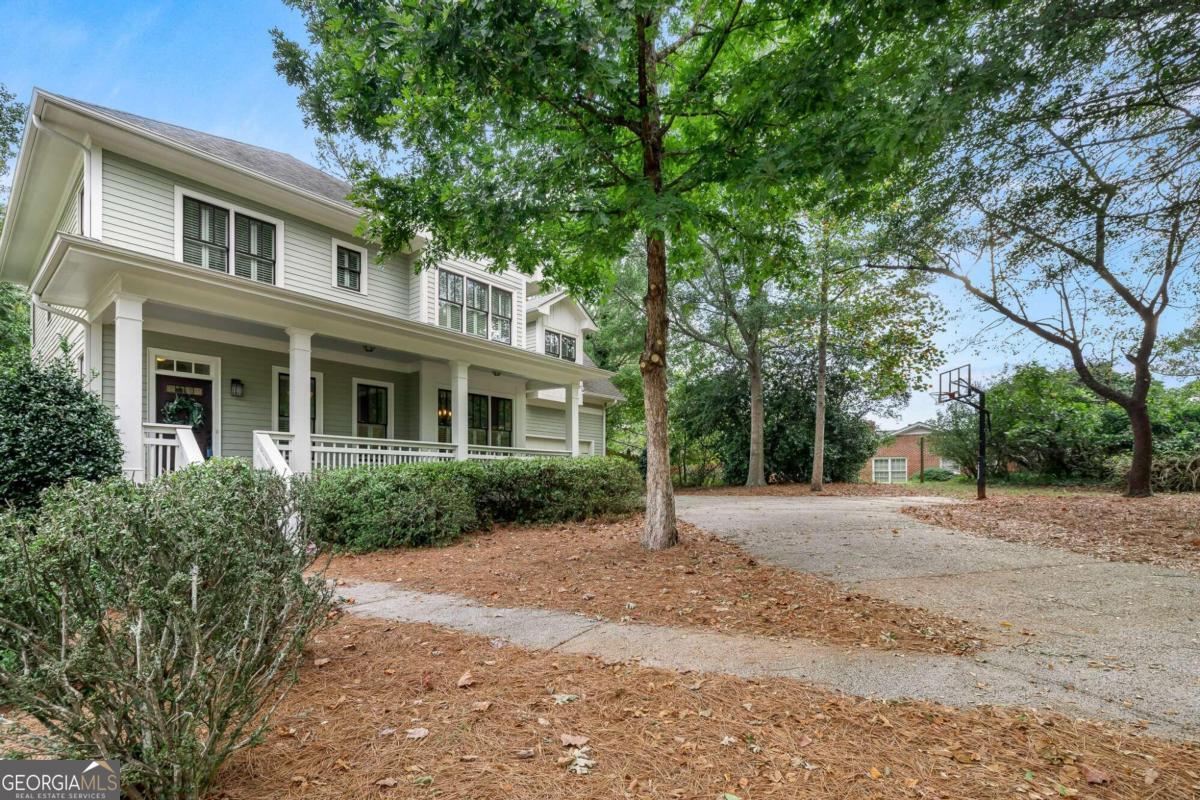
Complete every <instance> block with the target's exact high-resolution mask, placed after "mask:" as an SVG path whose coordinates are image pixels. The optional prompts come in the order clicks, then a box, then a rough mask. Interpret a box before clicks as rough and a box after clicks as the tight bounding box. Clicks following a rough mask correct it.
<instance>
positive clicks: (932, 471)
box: [920, 467, 954, 483]
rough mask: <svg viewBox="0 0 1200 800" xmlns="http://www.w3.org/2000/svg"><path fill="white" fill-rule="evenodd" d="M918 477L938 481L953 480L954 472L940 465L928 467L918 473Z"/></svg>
mask: <svg viewBox="0 0 1200 800" xmlns="http://www.w3.org/2000/svg"><path fill="white" fill-rule="evenodd" d="M920 477H921V478H924V479H925V480H927V481H934V482H937V483H940V482H942V481H948V480H953V478H954V473H953V472H951V471H950V470H948V469H943V468H942V467H929V468H928V469H926V470H925V471H924V472H922V473H921V474H920Z"/></svg>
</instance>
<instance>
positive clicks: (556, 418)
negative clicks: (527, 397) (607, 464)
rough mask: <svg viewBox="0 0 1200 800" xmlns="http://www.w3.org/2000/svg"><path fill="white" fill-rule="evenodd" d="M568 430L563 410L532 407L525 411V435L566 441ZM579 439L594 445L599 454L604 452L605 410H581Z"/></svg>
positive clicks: (584, 407) (585, 408)
mask: <svg viewBox="0 0 1200 800" xmlns="http://www.w3.org/2000/svg"><path fill="white" fill-rule="evenodd" d="M566 430H567V424H566V420H565V419H564V418H563V410H562V409H561V408H550V407H547V406H535V405H530V406H528V407H527V408H526V410H525V435H526V436H534V437H541V438H546V439H557V440H559V441H560V442H561V441H563V440H564V438H565V435H566ZM579 439H580V441H583V442H586V441H591V442H593V443H594V447H595V450H594V452H595V453H597V454H600V453H603V452H604V409H602V408H592V407H590V406H583V407H581V408H580V409H579Z"/></svg>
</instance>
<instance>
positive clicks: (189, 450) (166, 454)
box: [142, 422, 204, 480]
mask: <svg viewBox="0 0 1200 800" xmlns="http://www.w3.org/2000/svg"><path fill="white" fill-rule="evenodd" d="M142 443H143V445H144V447H145V449H146V480H152V479H154V478H157V477H159V476H160V475H166V474H167V473H169V472H174V471H176V470H179V469H183V468H184V467H186V466H188V465H189V464H199V463H200V462H202V461H204V454H203V453H201V452H200V445H198V444H197V443H196V436H195V434H193V433H192V429H191V428H190V427H188V426H187V425H166V424H161V423H156V422H145V423H142Z"/></svg>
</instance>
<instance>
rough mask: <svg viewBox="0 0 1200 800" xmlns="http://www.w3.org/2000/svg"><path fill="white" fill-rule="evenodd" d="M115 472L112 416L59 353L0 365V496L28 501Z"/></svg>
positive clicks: (15, 501) (11, 501)
mask: <svg viewBox="0 0 1200 800" xmlns="http://www.w3.org/2000/svg"><path fill="white" fill-rule="evenodd" d="M120 469H121V444H120V441H119V440H118V439H117V430H116V422H115V421H114V419H113V414H112V412H111V411H110V410H109V409H108V408H107V407H105V406H104V404H103V403H102V402H101V401H100V399H99V398H98V397H96V396H95V395H94V394H92V393H91V392H89V391H88V390H87V389H86V388H84V385H83V382H82V381H81V380H80V378H79V375H78V374H77V373H76V371H75V369H74V368H73V367H72V366H71V365H70V364H69V363H67V360H66V359H65V358H62V359H58V360H55V361H51V362H49V363H46V364H38V363H34V362H33V361H32V360H30V358H29V357H28V356H10V357H9V358H7V359H5V360H4V361H3V362H0V501H3V502H4V503H8V504H11V505H14V506H18V507H30V506H35V505H37V503H38V498H39V495H40V494H41V492H42V490H43V489H45V488H46V487H48V486H56V485H58V484H62V483H65V482H66V481H67V480H69V479H71V478H84V479H87V480H100V479H102V478H106V477H109V476H112V475H116V474H118V473H119V472H120Z"/></svg>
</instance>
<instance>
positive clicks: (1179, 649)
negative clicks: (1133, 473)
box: [678, 495, 1200, 736]
mask: <svg viewBox="0 0 1200 800" xmlns="http://www.w3.org/2000/svg"><path fill="white" fill-rule="evenodd" d="M937 502H952V501H947V500H945V499H943V498H913V497H904V498H896V497H810V496H799V497H761V498H760V497H742V496H716V495H686V496H680V497H679V498H678V510H679V515H680V517H682V518H683V519H685V520H687V521H689V522H691V523H693V524H695V525H698V526H700V527H702V528H705V529H707V530H709V531H712V532H713V533H716V534H718V535H720V536H722V537H723V538H726V539H729V540H730V541H733V542H736V543H737V544H739V545H741V546H742V547H743V548H745V549H746V550H748V551H749V552H751V553H754V554H755V555H756V556H757V557H758V558H760V559H762V560H763V561H767V562H772V563H775V564H778V565H781V566H785V567H789V568H792V569H796V570H802V571H805V572H813V573H816V574H819V575H823V576H826V577H828V578H830V579H832V580H834V581H836V582H838V583H840V584H842V585H844V586H846V587H848V588H853V589H855V590H857V591H860V592H863V593H866V594H870V595H874V596H876V597H881V598H886V599H889V600H894V601H896V602H900V603H906V604H909V605H917V606H923V607H925V608H928V609H932V610H934V611H940V612H943V613H945V614H949V615H953V616H956V617H959V618H961V619H966V620H969V621H971V622H974V623H976V624H977V625H978V626H979V627H980V628H982V629H983V630H985V631H988V632H989V634H990V637H989V638H990V639H991V640H993V641H994V646H993V647H991V648H990V649H988V650H986V651H985V652H983V653H982V654H981V655H980V657H979V659H978V660H979V662H980V667H981V672H982V673H991V674H996V672H997V670H999V671H1003V672H1004V673H1007V674H1008V675H1009V676H1010V677H1011V678H1014V679H1016V680H1011V681H1004V682H1003V683H1004V684H1005V686H1004V687H1003V688H997V689H996V690H994V691H992V690H990V689H991V687H989V686H988V685H987V683H986V682H980V685H979V686H978V687H976V688H977V689H978V690H979V692H978V698H979V701H980V702H995V703H1020V704H1028V705H1039V706H1040V705H1051V706H1054V707H1057V708H1059V709H1060V710H1062V711H1064V712H1066V713H1077V714H1083V715H1087V716H1095V715H1096V712H1101V713H1102V714H1103V715H1104V716H1111V717H1116V718H1125V719H1131V718H1132V719H1144V720H1146V721H1148V722H1149V723H1150V724H1151V725H1152V726H1153V727H1154V728H1156V729H1159V730H1162V731H1164V732H1171V733H1174V734H1177V735H1178V734H1182V735H1186V736H1196V735H1197V734H1200V578H1198V577H1197V576H1195V575H1192V574H1190V573H1187V572H1183V571H1179V570H1172V569H1166V568H1162V567H1155V566H1149V565H1143V564H1124V563H1113V562H1107V561H1100V560H1097V559H1093V558H1089V557H1087V556H1082V555H1078V554H1075V553H1070V552H1067V551H1061V550H1053V549H1047V548H1039V547H1033V546H1029V545H1022V544H1014V543H1010V542H1004V541H1000V540H998V539H988V538H985V537H981V536H975V535H971V534H968V533H962V532H958V531H951V530H947V529H945V528H938V527H934V526H932V525H927V524H925V523H922V522H920V521H918V520H915V519H913V518H911V517H908V516H905V515H903V514H901V513H899V509H900V508H901V507H903V506H905V505H913V504H917V503H937ZM1029 634H1032V635H1029ZM881 677H882V676H881ZM1022 687H1027V688H1022ZM1073 698H1077V701H1076V700H1074V699H1073Z"/></svg>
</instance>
